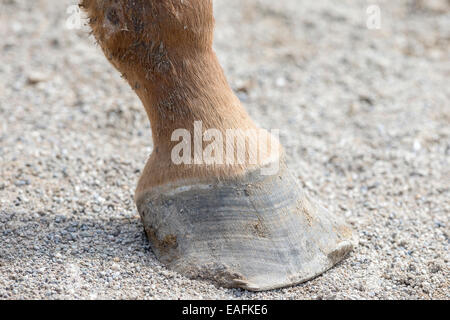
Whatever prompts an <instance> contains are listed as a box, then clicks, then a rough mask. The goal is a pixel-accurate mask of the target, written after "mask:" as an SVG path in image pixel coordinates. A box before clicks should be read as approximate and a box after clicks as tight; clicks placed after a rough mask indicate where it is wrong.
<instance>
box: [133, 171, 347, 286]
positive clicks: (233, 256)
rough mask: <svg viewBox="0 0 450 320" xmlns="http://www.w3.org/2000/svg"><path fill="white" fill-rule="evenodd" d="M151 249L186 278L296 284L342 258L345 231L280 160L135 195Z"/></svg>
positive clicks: (232, 283) (228, 282)
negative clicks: (235, 174) (267, 172)
mask: <svg viewBox="0 0 450 320" xmlns="http://www.w3.org/2000/svg"><path fill="white" fill-rule="evenodd" d="M137 206H138V210H139V213H140V215H141V218H142V221H143V223H144V227H145V230H146V232H147V235H148V238H149V240H150V243H151V246H152V249H153V251H154V252H155V254H156V256H157V257H158V258H159V259H160V260H161V261H162V262H163V263H164V264H166V265H167V266H168V267H169V268H171V269H173V270H175V271H178V272H179V273H181V274H183V275H186V276H188V277H190V278H203V279H209V280H212V281H214V282H216V283H217V284H219V285H222V286H225V287H240V288H244V289H248V290H252V291H260V290H268V289H275V288H280V287H285V286H290V285H295V284H298V283H301V282H304V281H307V280H309V279H312V278H314V277H316V276H318V275H320V274H321V273H323V272H325V271H326V270H328V269H329V268H331V267H332V266H333V265H335V264H336V263H338V262H339V261H341V260H342V259H343V258H344V257H345V256H346V255H347V254H348V253H349V252H350V251H351V250H352V247H353V245H354V242H355V239H354V238H353V236H352V231H351V230H350V229H349V228H348V227H347V226H346V225H345V224H344V223H343V222H341V221H339V220H338V219H337V218H336V217H334V216H333V215H331V214H330V213H329V212H328V211H327V210H325V209H324V208H322V207H319V206H318V205H315V204H314V203H313V202H311V201H310V200H309V199H308V198H307V197H306V196H305V195H304V194H303V192H301V189H300V187H299V186H298V184H297V182H296V179H295V178H294V177H293V176H292V175H291V174H290V173H289V172H288V170H287V169H286V168H282V169H281V170H280V172H279V174H278V175H275V176H262V175H260V173H259V171H255V172H252V173H250V174H247V175H246V176H245V177H241V178H239V179H232V180H228V181H220V182H219V181H216V182H211V183H209V184H195V185H183V186H178V187H169V186H166V187H161V188H158V190H156V189H153V190H152V192H149V193H147V194H145V196H143V197H141V198H140V199H139V200H138V202H137Z"/></svg>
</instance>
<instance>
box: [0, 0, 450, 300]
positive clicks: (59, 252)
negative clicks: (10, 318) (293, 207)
mask: <svg viewBox="0 0 450 320" xmlns="http://www.w3.org/2000/svg"><path fill="white" fill-rule="evenodd" d="M75 3H76V1H75V0H72V1H69V0H35V1H29V0H0V57H1V58H0V59H1V60H0V62H1V64H0V117H1V119H2V121H1V122H0V298H1V299H29V298H36V299H68V298H69V299H73V298H75V299H89V298H92V299H95V298H99V299H102V298H112V299H136V298H137V299H185V298H193V299H216V298H221V299H237V298H245V299H253V298H258V299H260V298H262V299H449V298H450V290H449V255H448V246H449V238H448V233H449V225H450V222H449V216H450V182H449V181H450V163H449V162H450V161H449V159H450V86H449V76H450V58H449V57H450V52H449V50H450V46H449V42H450V2H448V1H446V0H433V1H431V0H426V1H425V0H423V1H419V0H415V1H404V0H403V1H388V0H373V1H356V0H343V1H332V0H329V1H325V0H315V1H306V0H283V1H272V0H246V1H240V0H226V1H225V0H217V1H215V6H216V8H215V9H216V20H217V29H216V40H215V48H216V50H217V53H218V55H219V58H220V60H221V62H222V64H223V66H224V68H225V70H226V73H227V75H228V76H229V80H230V82H231V85H232V87H233V89H234V90H235V91H236V92H237V93H238V95H239V96H240V98H241V99H242V100H243V102H244V103H245V105H246V107H247V109H248V111H249V113H250V114H251V115H252V116H253V118H254V119H255V120H256V121H257V122H258V123H259V124H260V125H262V126H263V127H266V128H268V129H271V128H280V129H281V140H282V142H283V144H284V145H285V146H286V149H287V153H288V156H289V163H290V166H291V167H292V168H293V169H294V170H295V171H296V173H297V175H298V177H299V179H300V181H301V182H302V184H303V186H304V188H305V189H306V190H307V191H308V192H309V193H310V194H311V196H312V197H313V198H316V199H317V201H320V202H321V203H322V204H323V205H324V206H325V207H328V208H329V209H330V210H333V211H335V212H337V213H338V214H340V215H343V216H345V217H346V219H347V221H348V222H349V223H351V224H352V225H353V227H354V229H355V230H357V231H358V233H359V237H360V245H359V246H358V248H357V249H356V251H355V252H354V253H352V254H351V256H350V257H349V258H348V259H346V260H345V261H344V262H343V263H341V264H339V265H338V266H337V267H335V268H333V269H332V270H330V271H329V272H327V273H325V274H324V275H323V276H320V277H318V278H316V279H315V280H313V281H310V282H307V283H305V284H302V285H299V286H296V287H292V288H286V289H282V290H274V291H269V292H262V293H251V292H247V291H244V290H237V289H223V288H217V287H215V286H213V285H212V284H210V283H209V282H206V281H193V280H189V279H186V278H184V277H182V276H180V275H179V274H176V273H174V272H171V271H168V270H167V269H166V268H164V267H163V266H162V265H161V264H160V263H159V262H158V261H157V260H156V259H155V256H154V255H153V253H152V251H151V250H150V248H149V244H148V241H147V240H146V238H145V236H144V232H143V227H142V225H141V222H140V220H139V217H138V215H137V212H136V208H135V205H134V203H133V193H134V188H135V185H136V182H137V179H138V176H139V174H140V170H142V168H143V166H144V163H145V161H146V158H147V157H148V155H149V154H150V152H151V150H152V142H151V135H150V130H149V129H150V127H149V123H148V121H147V118H146V116H145V113H144V109H143V108H142V107H141V105H140V102H139V101H138V99H137V98H136V96H135V95H134V93H133V92H132V91H131V90H130V89H129V87H128V86H127V85H126V84H125V82H124V81H123V80H122V79H121V78H120V76H119V75H118V73H117V72H116V71H114V70H113V68H112V67H111V66H110V65H109V64H108V62H107V61H106V59H105V58H104V56H103V55H102V53H101V52H100V49H99V48H98V47H97V46H95V45H94V41H93V39H92V38H91V37H89V35H88V31H86V30H84V29H82V30H69V29H67V27H66V26H65V22H66V19H67V18H68V17H69V14H68V13H67V12H66V9H67V8H68V7H69V6H70V5H73V4H75ZM373 3H374V4H378V5H379V7H380V8H381V29H379V30H369V29H368V28H367V27H366V20H367V17H368V16H367V13H366V9H367V8H368V6H369V5H370V4H373Z"/></svg>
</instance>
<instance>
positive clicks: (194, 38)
mask: <svg viewBox="0 0 450 320" xmlns="http://www.w3.org/2000/svg"><path fill="white" fill-rule="evenodd" d="M81 6H82V7H83V8H84V9H85V10H86V12H87V14H88V16H89V19H90V26H91V28H92V31H93V34H94V36H95V37H96V39H97V41H98V43H99V45H100V46H101V48H102V50H103V52H104V53H105V56H106V57H107V58H108V60H109V61H110V62H111V63H112V64H113V65H114V66H115V67H116V68H117V69H118V70H119V71H120V72H121V73H122V75H123V77H124V78H125V79H126V80H127V81H128V83H129V84H130V86H131V87H132V88H133V89H134V91H135V92H136V93H137V95H138V96H139V98H140V99H141V101H142V103H143V105H144V107H145V110H146V112H147V115H148V117H149V119H150V122H151V126H152V134H153V140H154V141H153V142H154V151H153V153H152V154H151V156H150V159H149V160H148V162H147V164H146V166H145V169H144V171H143V174H142V176H141V178H140V180H139V183H138V188H137V190H136V199H138V198H139V197H140V196H141V195H143V194H144V193H145V192H147V191H148V190H150V189H151V188H152V187H154V186H159V185H163V184H167V183H173V182H176V181H180V180H202V179H210V178H219V179H220V178H224V177H233V176H238V175H241V174H244V173H245V172H247V171H248V170H251V169H254V168H257V167H259V166H260V164H261V163H262V162H264V160H265V159H264V158H268V157H269V155H270V148H269V150H268V152H267V154H266V155H263V156H262V157H260V159H259V161H260V164H258V165H254V164H249V163H244V164H234V165H195V164H193V165H184V164H183V165H175V164H173V163H172V161H171V150H172V148H173V147H174V146H175V145H176V144H177V142H172V141H171V135H172V132H173V131H174V130H175V129H178V128H185V129H188V130H189V131H191V132H192V130H193V124H194V121H202V122H203V130H206V129H209V128H216V129H219V130H220V131H221V132H223V133H225V130H226V129H244V130H245V129H256V128H257V127H256V125H255V124H254V123H253V121H252V120H251V119H250V117H249V116H248V114H247V112H246V111H245V110H244V108H243V107H242V106H241V103H240V101H239V99H238V98H237V97H236V96H235V95H234V94H233V92H232V90H231V88H230V86H229V85H228V82H227V80H226V77H225V75H224V73H223V70H222V68H221V66H220V64H219V62H218V60H217V57H216V54H215V52H214V51H213V49H212V42H213V30H214V17H213V10H212V1H211V0H82V2H81ZM224 135H225V134H224ZM276 147H278V148H280V149H281V147H280V146H279V145H277V146H276Z"/></svg>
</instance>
